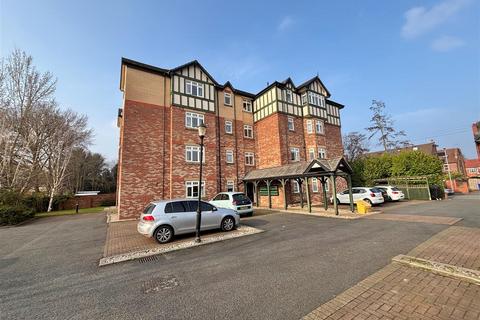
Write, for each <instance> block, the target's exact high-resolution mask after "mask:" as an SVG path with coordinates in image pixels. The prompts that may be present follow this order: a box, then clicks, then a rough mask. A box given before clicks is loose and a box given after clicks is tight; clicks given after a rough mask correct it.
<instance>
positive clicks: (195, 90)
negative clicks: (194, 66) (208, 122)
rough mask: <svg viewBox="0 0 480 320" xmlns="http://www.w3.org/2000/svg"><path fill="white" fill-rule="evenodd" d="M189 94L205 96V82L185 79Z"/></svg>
mask: <svg viewBox="0 0 480 320" xmlns="http://www.w3.org/2000/svg"><path fill="white" fill-rule="evenodd" d="M185 85H186V91H187V94H190V95H192V96H196V97H200V98H203V84H201V83H198V82H196V81H191V80H187V81H185Z"/></svg>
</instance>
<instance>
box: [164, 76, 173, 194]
mask: <svg viewBox="0 0 480 320" xmlns="http://www.w3.org/2000/svg"><path fill="white" fill-rule="evenodd" d="M166 86H167V80H166V78H165V77H163V108H162V117H163V148H162V158H163V159H162V161H163V164H162V199H165V142H166V138H165V133H166V132H167V129H166V128H165V108H166V107H167V105H166V104H167V101H166V99H167V98H166V97H167V88H166ZM171 98H172V97H171V96H170V99H171Z"/></svg>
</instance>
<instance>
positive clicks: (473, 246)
mask: <svg viewBox="0 0 480 320" xmlns="http://www.w3.org/2000/svg"><path fill="white" fill-rule="evenodd" d="M479 247H480V229H477V228H466V227H450V228H448V229H446V230H444V231H442V232H440V233H438V234H437V235H435V236H433V237H432V238H430V239H429V240H427V241H426V242H424V243H422V244H420V245H419V246H418V247H416V248H415V249H413V250H412V251H410V252H409V258H408V259H405V256H400V257H398V256H397V257H396V259H395V258H394V261H395V260H397V261H399V262H400V263H397V262H393V263H391V264H389V265H387V266H386V267H384V268H383V269H381V270H380V271H378V272H376V273H374V274H372V275H371V276H369V277H367V278H365V279H364V280H362V281H360V282H359V283H358V284H356V285H355V286H353V287H351V288H349V289H347V290H346V291H344V292H342V293H341V294H339V295H338V296H336V297H335V298H333V299H332V300H330V301H328V302H326V303H324V304H322V305H321V306H319V307H318V308H317V309H315V310H313V311H312V312H311V313H309V314H308V315H306V316H305V317H304V318H303V319H305V320H307V319H308V320H318V319H373V320H375V319H477V320H478V319H480V285H479V284H478V280H479V278H477V277H478V275H479V274H480V268H479V267H478V266H479V265H480V250H479ZM425 257H436V258H439V260H441V261H442V262H439V261H429V260H427V259H425ZM402 258H403V259H402ZM402 260H404V261H402ZM405 261H408V262H409V263H407V264H406V263H405ZM410 262H413V264H411V263H410ZM420 262H421V263H420ZM415 263H420V264H424V265H423V266H418V265H414V264H415ZM447 263H452V264H450V265H447ZM412 266H413V267H412ZM467 266H468V267H474V266H476V267H475V268H474V269H468V268H467ZM452 271H453V272H452ZM458 271H461V274H459V273H456V272H458ZM439 273H441V274H439ZM465 274H468V276H469V277H471V278H470V279H465V278H464V275H465ZM472 277H473V279H472ZM466 280H468V281H466Z"/></svg>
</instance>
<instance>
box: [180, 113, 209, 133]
mask: <svg viewBox="0 0 480 320" xmlns="http://www.w3.org/2000/svg"><path fill="white" fill-rule="evenodd" d="M193 120H196V122H197V125H196V126H195V125H194V124H193ZM201 123H205V115H203V114H201V113H195V112H185V127H187V128H190V129H196V128H197V127H198V126H199V125H200V124H201Z"/></svg>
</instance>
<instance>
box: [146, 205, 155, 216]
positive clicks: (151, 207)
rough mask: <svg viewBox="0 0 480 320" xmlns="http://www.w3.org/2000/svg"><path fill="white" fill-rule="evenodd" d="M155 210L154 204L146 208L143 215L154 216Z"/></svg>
mask: <svg viewBox="0 0 480 320" xmlns="http://www.w3.org/2000/svg"><path fill="white" fill-rule="evenodd" d="M153 209H155V205H154V204H153V203H150V204H149V205H148V206H146V207H145V210H143V214H152V212H153Z"/></svg>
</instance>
